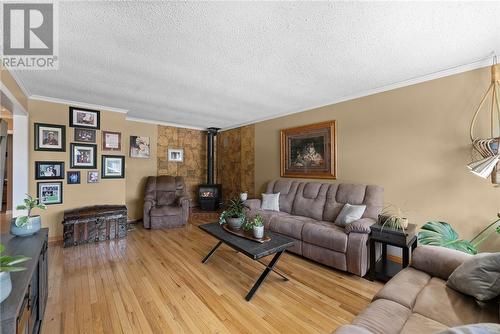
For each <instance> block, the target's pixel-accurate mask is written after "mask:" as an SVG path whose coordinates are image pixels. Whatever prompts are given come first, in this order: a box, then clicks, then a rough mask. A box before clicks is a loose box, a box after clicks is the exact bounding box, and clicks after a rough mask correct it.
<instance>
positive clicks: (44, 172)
mask: <svg viewBox="0 0 500 334" xmlns="http://www.w3.org/2000/svg"><path fill="white" fill-rule="evenodd" d="M50 179H64V162H62V161H35V180H50Z"/></svg>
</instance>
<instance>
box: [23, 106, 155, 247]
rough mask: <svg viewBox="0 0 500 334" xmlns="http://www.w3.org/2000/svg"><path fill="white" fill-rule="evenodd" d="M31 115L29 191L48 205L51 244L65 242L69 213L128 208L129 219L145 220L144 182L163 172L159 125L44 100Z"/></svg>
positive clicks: (44, 216) (45, 219)
mask: <svg viewBox="0 0 500 334" xmlns="http://www.w3.org/2000/svg"><path fill="white" fill-rule="evenodd" d="M28 112H29V114H30V115H29V116H30V117H29V119H30V156H29V173H30V185H29V191H30V194H32V195H35V196H38V197H41V198H42V201H43V202H45V204H48V206H47V210H45V211H43V212H42V213H41V215H42V224H43V225H44V226H46V227H49V237H50V238H51V240H59V239H61V238H62V225H61V221H62V217H63V212H64V210H67V209H72V208H77V207H82V206H87V205H96V204H125V205H127V207H128V211H129V219H140V218H141V217H142V199H143V196H142V194H143V188H144V180H145V178H146V177H147V176H150V175H156V171H157V160H156V137H157V135H156V133H157V126H156V125H154V124H148V123H140V122H133V121H128V120H126V114H125V113H120V112H112V111H106V110H105V109H104V108H80V107H78V106H74V105H69V104H63V103H53V102H47V101H41V100H30V101H29V105H28ZM15 204H19V203H15Z"/></svg>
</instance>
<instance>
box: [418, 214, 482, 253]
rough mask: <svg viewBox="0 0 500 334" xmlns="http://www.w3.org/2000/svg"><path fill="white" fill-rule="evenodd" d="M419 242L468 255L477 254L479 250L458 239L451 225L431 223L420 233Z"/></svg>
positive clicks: (423, 227) (437, 222)
mask: <svg viewBox="0 0 500 334" xmlns="http://www.w3.org/2000/svg"><path fill="white" fill-rule="evenodd" d="M418 241H419V242H420V243H421V244H423V245H432V246H441V247H446V248H451V249H456V250H459V251H462V252H464V253H468V254H477V249H476V247H474V245H472V244H471V243H470V242H469V241H467V240H462V239H459V238H458V233H457V232H456V231H455V230H454V229H453V227H451V225H450V224H448V223H445V222H440V221H430V222H428V223H427V224H425V225H424V226H422V230H421V231H420V232H419V233H418Z"/></svg>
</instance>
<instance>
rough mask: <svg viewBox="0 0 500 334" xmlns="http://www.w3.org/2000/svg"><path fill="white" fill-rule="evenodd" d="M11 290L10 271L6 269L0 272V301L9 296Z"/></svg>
mask: <svg viewBox="0 0 500 334" xmlns="http://www.w3.org/2000/svg"><path fill="white" fill-rule="evenodd" d="M11 291H12V282H11V281H10V273H9V272H7V271H2V272H0V303H1V302H3V301H4V300H5V299H7V297H9V295H10V292H11Z"/></svg>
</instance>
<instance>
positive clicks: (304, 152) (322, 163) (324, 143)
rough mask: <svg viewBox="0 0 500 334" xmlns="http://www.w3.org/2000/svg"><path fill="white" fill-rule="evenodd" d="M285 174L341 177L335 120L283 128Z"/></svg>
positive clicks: (302, 176)
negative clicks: (338, 169)
mask: <svg viewBox="0 0 500 334" xmlns="http://www.w3.org/2000/svg"><path fill="white" fill-rule="evenodd" d="M280 155H281V177H300V178H318V179H336V178H337V137H336V123H335V121H328V122H322V123H317V124H310V125H305V126H300V127H296V128H290V129H284V130H281V154H280Z"/></svg>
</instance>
